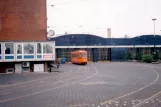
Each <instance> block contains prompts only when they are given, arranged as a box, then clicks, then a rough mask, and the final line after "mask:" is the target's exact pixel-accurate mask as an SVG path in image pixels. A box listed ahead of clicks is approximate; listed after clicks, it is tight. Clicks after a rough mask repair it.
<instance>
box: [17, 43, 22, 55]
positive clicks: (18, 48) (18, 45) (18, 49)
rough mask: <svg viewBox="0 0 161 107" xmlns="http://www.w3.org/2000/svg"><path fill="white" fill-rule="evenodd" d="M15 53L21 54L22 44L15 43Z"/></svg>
mask: <svg viewBox="0 0 161 107" xmlns="http://www.w3.org/2000/svg"><path fill="white" fill-rule="evenodd" d="M17 54H22V44H17Z"/></svg>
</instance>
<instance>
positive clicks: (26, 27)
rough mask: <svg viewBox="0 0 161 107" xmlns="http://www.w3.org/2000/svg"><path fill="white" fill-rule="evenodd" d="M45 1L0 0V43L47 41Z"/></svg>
mask: <svg viewBox="0 0 161 107" xmlns="http://www.w3.org/2000/svg"><path fill="white" fill-rule="evenodd" d="M46 12H47V9H46V0H0V41H6V40H7V41H8V40H9V41H10V40H13V41H14V40H15V41H22V40H24V41H42V40H43V41H44V40H46V39H47V36H46V34H47V33H46V27H47V18H46V17H47V16H46V14H47V13H46Z"/></svg>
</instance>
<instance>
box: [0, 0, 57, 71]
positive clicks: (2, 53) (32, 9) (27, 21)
mask: <svg viewBox="0 0 161 107" xmlns="http://www.w3.org/2000/svg"><path fill="white" fill-rule="evenodd" d="M53 60H55V42H48V41H47V8H46V0H0V73H7V72H17V73H20V72H30V71H34V72H40V71H41V72H44V71H47V70H48V65H49V63H50V62H51V61H53Z"/></svg>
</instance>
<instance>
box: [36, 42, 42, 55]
mask: <svg viewBox="0 0 161 107" xmlns="http://www.w3.org/2000/svg"><path fill="white" fill-rule="evenodd" d="M41 47H42V44H41V43H37V53H39V54H41V53H42V49H41Z"/></svg>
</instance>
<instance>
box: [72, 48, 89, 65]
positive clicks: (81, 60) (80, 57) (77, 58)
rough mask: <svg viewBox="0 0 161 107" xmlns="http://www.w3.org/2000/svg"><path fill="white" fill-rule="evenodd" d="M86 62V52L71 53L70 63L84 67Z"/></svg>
mask: <svg viewBox="0 0 161 107" xmlns="http://www.w3.org/2000/svg"><path fill="white" fill-rule="evenodd" d="M87 62H88V60H87V51H85V50H77V51H74V52H71V63H73V64H84V65H86V64H87Z"/></svg>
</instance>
